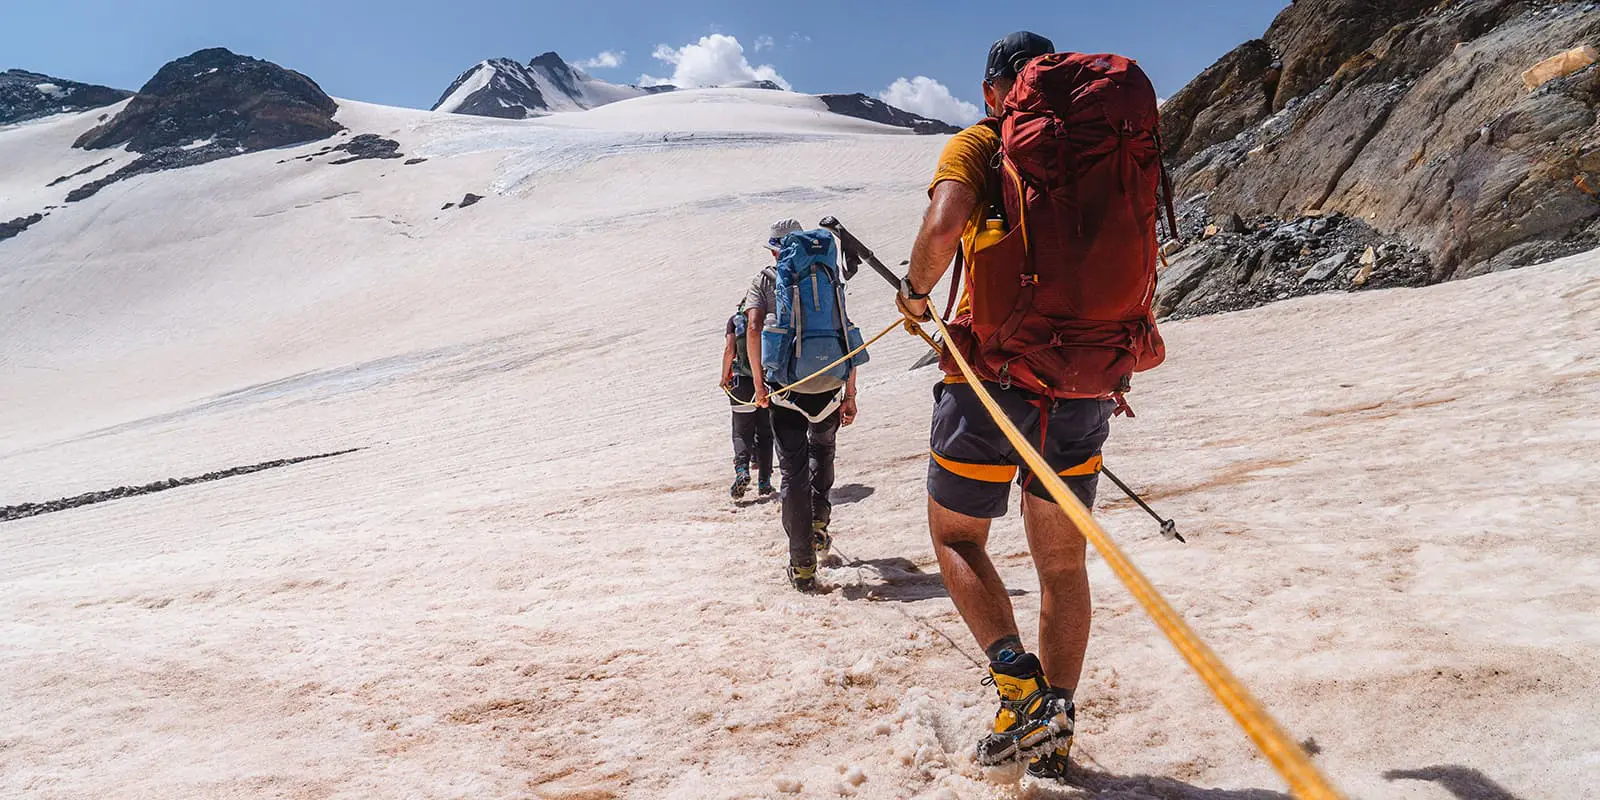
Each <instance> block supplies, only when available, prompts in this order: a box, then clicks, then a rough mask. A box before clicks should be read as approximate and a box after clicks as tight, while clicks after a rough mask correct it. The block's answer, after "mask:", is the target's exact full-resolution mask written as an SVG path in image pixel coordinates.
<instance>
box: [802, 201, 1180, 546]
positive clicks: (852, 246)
mask: <svg viewBox="0 0 1600 800" xmlns="http://www.w3.org/2000/svg"><path fill="white" fill-rule="evenodd" d="M817 225H818V227H822V228H826V229H828V230H829V231H831V232H832V233H833V235H835V236H837V237H839V241H840V242H842V243H843V248H842V249H843V250H844V251H845V257H846V258H851V257H856V258H864V259H866V261H867V265H868V266H870V267H872V270H873V271H874V272H876V273H878V274H879V275H882V276H883V279H884V280H886V281H888V282H889V285H890V286H893V287H894V290H895V291H896V292H899V291H900V279H899V278H898V277H896V276H895V274H894V272H893V271H892V270H890V269H889V268H888V267H886V266H884V265H883V262H882V261H879V260H878V257H877V256H875V255H873V253H872V250H871V248H868V247H867V246H866V245H864V244H862V243H861V240H860V239H857V238H856V237H855V234H852V233H851V232H850V231H848V230H846V229H845V227H844V224H843V223H841V222H839V220H838V219H837V218H835V217H831V216H828V217H823V218H822V221H821V222H819V223H817ZM912 328H913V330H915V331H916V332H917V333H918V334H920V335H921V336H922V340H923V341H925V342H927V343H928V346H929V347H932V348H933V349H934V352H935V353H937V352H938V351H939V344H938V342H936V341H935V340H934V339H933V338H931V337H930V336H928V334H927V333H926V332H925V331H923V330H922V328H920V327H916V326H912ZM919 363H920V362H919ZM1100 471H1101V472H1103V473H1105V475H1106V477H1107V478H1110V479H1111V482H1112V483H1114V484H1116V485H1117V488H1118V489H1121V490H1122V493H1123V494H1125V495H1127V496H1128V499H1130V500H1132V501H1133V502H1135V503H1138V504H1139V507H1140V508H1142V509H1144V510H1145V513H1147V514H1149V515H1150V516H1152V517H1154V518H1155V520H1156V522H1158V523H1160V525H1161V535H1162V536H1165V537H1166V538H1168V539H1176V540H1178V541H1180V542H1183V543H1184V544H1188V543H1189V540H1188V539H1185V538H1183V534H1181V533H1178V523H1176V522H1174V521H1173V520H1170V519H1162V518H1161V515H1160V514H1157V513H1156V510H1155V509H1153V508H1151V507H1150V504H1149V503H1146V502H1145V501H1144V498H1142V497H1140V496H1139V495H1138V494H1136V493H1135V492H1134V491H1133V490H1132V489H1130V488H1128V484H1126V483H1123V482H1122V479H1121V478H1118V477H1117V476H1116V475H1115V474H1113V473H1112V472H1111V470H1109V469H1106V468H1105V465H1104V464H1101V465H1100Z"/></svg>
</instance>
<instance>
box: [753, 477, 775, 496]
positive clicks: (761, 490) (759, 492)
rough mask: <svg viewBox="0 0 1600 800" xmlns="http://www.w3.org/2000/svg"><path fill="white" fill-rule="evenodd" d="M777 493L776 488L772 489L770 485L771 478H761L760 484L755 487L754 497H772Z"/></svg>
mask: <svg viewBox="0 0 1600 800" xmlns="http://www.w3.org/2000/svg"><path fill="white" fill-rule="evenodd" d="M777 493H778V490H777V488H776V487H774V486H773V485H772V479H771V478H762V479H761V483H759V484H757V485H756V496H757V497H771V496H773V495H775V494H777Z"/></svg>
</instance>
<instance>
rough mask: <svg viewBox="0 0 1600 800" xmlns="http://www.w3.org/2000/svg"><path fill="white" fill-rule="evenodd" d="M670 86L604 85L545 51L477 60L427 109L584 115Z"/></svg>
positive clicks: (492, 114)
mask: <svg viewBox="0 0 1600 800" xmlns="http://www.w3.org/2000/svg"><path fill="white" fill-rule="evenodd" d="M672 88H673V87H671V86H648V87H645V86H629V85H623V84H615V83H607V82H606V81H602V80H599V79H596V78H593V77H590V76H589V75H588V74H587V73H585V72H584V71H583V70H580V69H578V68H576V67H573V66H572V65H571V64H568V63H567V62H566V61H565V60H564V59H562V58H561V56H560V55H558V54H556V53H554V52H549V53H544V54H543V55H540V56H538V57H537V58H534V59H533V60H532V61H530V62H528V63H527V64H526V65H524V64H520V63H518V62H516V61H513V60H511V59H509V58H491V59H489V60H487V61H480V62H478V63H477V64H476V65H474V66H473V67H472V69H469V70H467V71H466V72H463V73H462V74H461V77H459V78H456V80H455V83H452V84H451V85H450V89H449V90H448V91H446V92H445V93H444V96H442V97H440V98H439V102H438V103H436V104H434V107H433V110H435V111H445V112H449V113H452V114H474V115H477V116H485V117H502V118H508V119H522V118H524V117H530V116H537V115H539V114H544V113H549V112H553V111H584V110H587V109H590V108H595V107H596V106H603V105H606V104H607V103H615V102H617V101H618V100H627V99H630V98H634V97H642V96H644V95H647V94H654V93H656V92H662V91H671V90H672Z"/></svg>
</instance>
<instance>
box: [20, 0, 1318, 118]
mask: <svg viewBox="0 0 1600 800" xmlns="http://www.w3.org/2000/svg"><path fill="white" fill-rule="evenodd" d="M3 5H4V7H3V9H0V20H3V21H4V24H3V25H0V68H10V67H20V68H24V69H30V70H34V71H37V72H44V73H47V74H50V75H54V76H56V77H60V78H68V79H72V80H79V81H87V82H92V83H103V84H108V85H112V86H118V87H122V88H128V89H137V88H138V87H139V86H140V85H141V84H142V83H144V81H145V80H147V79H148V78H149V77H150V76H151V75H153V74H154V73H155V71H156V69H158V68H159V67H160V66H161V65H162V64H163V63H165V62H167V61H169V60H171V59H173V58H176V57H178V56H181V55H185V54H188V53H190V52H193V51H194V50H198V49H200V48H203V47H211V46H218V45H220V46H223V47H228V48H230V49H232V50H234V51H236V52H240V53H244V54H247V55H252V56H256V57H259V58H266V59H269V60H271V61H275V62H278V63H280V64H283V65H284V66H287V67H291V68H293V69H297V70H299V71H301V72H304V73H306V74H307V75H310V76H311V77H312V78H314V79H316V80H317V82H318V83H320V84H321V85H322V87H323V89H325V90H326V91H328V92H329V93H330V94H332V95H334V96H336V97H345V98H350V99H354V100H365V101H369V102H375V103H384V104H389V105H399V106H412V107H419V108H427V107H429V106H431V105H433V103H434V102H435V101H436V100H437V99H438V98H439V95H440V94H441V93H442V92H443V91H444V90H445V89H446V88H447V87H448V86H449V84H450V82H451V80H452V79H454V78H455V76H456V75H457V74H459V73H460V72H461V71H462V70H464V69H466V68H468V67H470V66H471V65H472V64H474V63H476V62H477V61H480V60H482V59H485V58H491V57H497V56H508V57H513V58H516V59H518V60H521V61H526V60H528V59H530V58H532V57H533V56H535V55H538V54H539V53H541V52H544V51H545V50H556V51H558V52H560V53H561V54H562V56H564V57H566V58H567V60H568V61H572V62H579V61H584V60H588V59H593V58H594V57H595V56H597V55H598V54H600V53H602V52H610V53H613V54H625V55H623V57H622V58H621V64H620V65H618V66H616V67H598V66H597V67H593V68H591V69H590V72H592V73H593V74H594V75H595V76H596V77H600V78H604V79H606V80H611V81H614V82H621V83H631V82H635V81H638V80H639V79H640V77H641V76H642V75H650V76H655V77H660V78H667V79H670V78H672V77H674V73H675V71H676V70H678V69H679V65H674V64H673V63H669V62H667V61H663V60H661V59H658V58H656V57H654V54H656V53H657V52H658V47H659V46H660V45H666V46H667V47H668V48H670V49H671V50H670V52H668V51H661V52H662V54H664V55H669V56H674V57H678V58H679V60H680V61H688V62H691V66H692V62H693V61H694V58H695V57H706V58H714V57H723V56H726V55H727V54H726V53H721V52H717V53H712V52H709V51H704V50H697V49H694V47H691V48H690V49H688V50H683V49H680V48H683V47H684V46H685V45H693V46H695V47H698V46H699V45H700V44H702V39H703V37H706V36H707V35H708V34H720V35H722V36H727V37H732V38H733V39H736V40H737V41H738V42H739V43H740V46H742V47H743V49H744V54H743V55H744V58H745V59H746V60H747V61H748V62H749V64H750V65H751V66H752V67H759V66H763V65H770V66H771V67H772V68H773V71H775V72H776V73H777V74H778V75H779V76H781V77H782V78H783V79H784V80H785V81H786V82H787V83H789V84H790V85H792V86H793V87H794V88H795V89H796V90H798V91H804V92H836V91H841V92H842V91H848V92H855V91H861V92H867V93H868V94H873V95H879V94H880V93H882V92H884V91H885V90H886V89H888V88H889V87H890V85H891V84H893V83H894V82H895V81H896V80H897V79H899V78H914V77H916V76H925V77H926V78H930V79H932V81H937V82H938V83H940V84H942V85H944V86H947V87H949V89H950V90H951V91H952V92H953V93H954V95H955V96H956V97H957V98H959V99H961V100H965V101H967V102H970V103H978V102H980V101H981V98H980V96H979V91H978V88H977V85H978V81H979V78H980V77H981V70H982V66H983V59H984V56H985V54H986V53H987V50H988V46H989V43H990V42H992V41H993V40H994V39H996V38H998V37H999V36H1001V35H1003V34H1005V33H1006V32H1008V31H1011V30H1015V29H1022V28H1026V29H1030V30H1034V31H1037V32H1039V33H1042V34H1045V35H1046V36H1049V37H1051V38H1052V39H1053V40H1054V41H1055V43H1056V46H1057V48H1058V49H1062V50H1084V51H1112V52H1118V53H1122V54H1124V55H1128V56H1131V57H1133V58H1136V59H1138V60H1139V61H1140V63H1141V64H1143V65H1144V67H1145V69H1146V70H1147V71H1148V72H1149V73H1150V74H1151V77H1152V78H1153V79H1154V80H1155V83H1156V88H1157V90H1158V92H1160V93H1161V94H1162V95H1163V96H1165V95H1168V94H1171V93H1172V92H1174V91H1177V90H1178V89H1179V88H1180V87H1181V86H1182V85H1183V84H1184V83H1186V82H1187V81H1188V80H1189V79H1190V78H1192V77H1194V75H1195V74H1197V73H1198V72H1199V71H1200V70H1202V69H1204V68H1205V67H1206V66H1208V65H1210V64H1211V63H1212V62H1213V61H1215V60H1216V59H1217V58H1218V57H1219V56H1221V55H1222V54H1223V53H1225V52H1227V51H1228V50H1230V49H1232V48H1233V47H1234V46H1235V45H1237V44H1239V43H1240V42H1243V41H1244V40H1246V39H1250V38H1254V37H1257V36H1260V35H1261V33H1262V32H1263V31H1265V30H1266V27H1267V25H1268V24H1269V23H1270V22H1271V21H1272V18H1273V17H1274V16H1275V15H1276V14H1277V13H1278V12H1279V11H1280V10H1282V9H1283V8H1284V7H1285V6H1286V5H1287V2H1286V1H1285V0H1219V2H1212V3H1198V2H1193V0H1123V1H1122V2H1114V1H1113V2H1106V0H1092V1H1089V0H1065V1H1063V0H1055V1H1054V2H1048V1H1045V0H1041V1H1039V2H1009V3H1002V4H996V3H991V2H984V1H983V0H964V1H963V2H954V1H952V0H920V1H906V2H902V1H901V0H893V1H891V2H871V1H870V0H860V1H859V2H843V1H841V0H808V1H804V2H787V3H761V2H726V1H724V0H680V2H677V3H672V4H663V3H645V2H637V0H628V1H624V2H602V1H601V0H590V1H589V2H576V0H568V2H514V1H513V0H457V2H453V3H451V2H441V0H426V1H424V0H382V1H381V2H380V1H378V0H252V1H251V2H231V1H230V0H43V1H41V2H25V1H17V0H11V1H8V2H5V3H4V4H3ZM995 5H1001V6H1003V9H1002V10H994V8H993V7H994V6H995ZM769 41H770V46H768V42H769ZM709 44H711V45H714V47H713V49H719V50H726V49H728V48H727V47H726V45H727V44H728V41H727V40H723V39H715V40H712V41H710V42H709ZM758 45H759V52H758ZM719 63H720V62H719ZM724 66H726V65H724ZM690 72H691V73H692V72H693V69H692V68H691V69H690ZM762 74H766V73H764V72H763V73H762ZM925 87H926V85H925V84H918V85H917V86H916V87H915V91H913V94H915V95H917V96H918V97H919V102H920V101H921V100H925V99H927V98H926V97H924V96H922V94H920V91H921V89H923V88H925ZM906 88H908V89H909V88H911V87H906ZM902 96H909V95H902Z"/></svg>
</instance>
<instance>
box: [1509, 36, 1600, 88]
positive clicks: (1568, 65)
mask: <svg viewBox="0 0 1600 800" xmlns="http://www.w3.org/2000/svg"><path fill="white" fill-rule="evenodd" d="M1596 61H1600V51H1597V50H1595V49H1594V46H1593V45H1587V44H1586V45H1584V46H1582V47H1574V48H1572V49H1571V50H1568V51H1566V52H1565V53H1559V54H1557V55H1553V56H1551V57H1549V58H1547V59H1545V60H1543V61H1540V62H1539V63H1537V64H1534V65H1533V66H1532V67H1530V68H1529V69H1528V71H1527V72H1524V73H1522V85H1523V86H1526V87H1528V88H1529V89H1537V88H1539V87H1540V86H1543V85H1545V84H1547V83H1549V82H1550V81H1553V80H1555V79H1556V78H1565V77H1567V76H1568V75H1571V74H1572V73H1574V72H1577V71H1578V70H1580V69H1583V68H1584V67H1587V66H1589V65H1590V64H1593V63H1594V62H1596Z"/></svg>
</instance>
